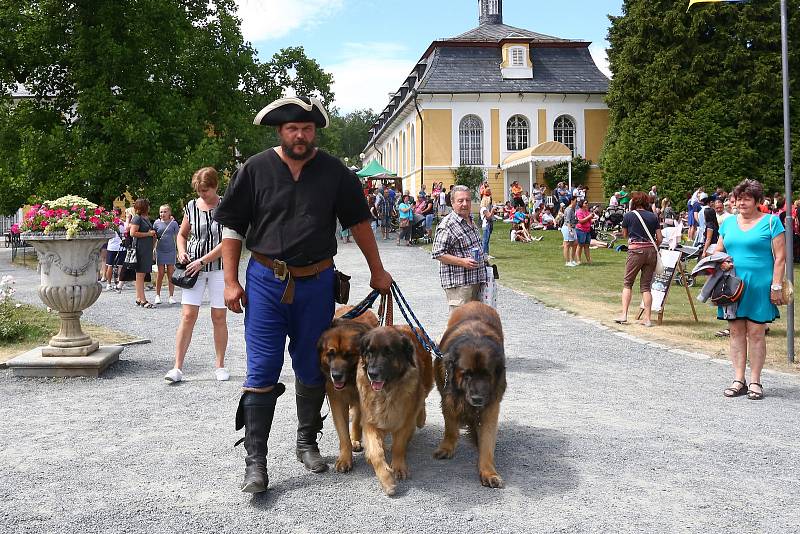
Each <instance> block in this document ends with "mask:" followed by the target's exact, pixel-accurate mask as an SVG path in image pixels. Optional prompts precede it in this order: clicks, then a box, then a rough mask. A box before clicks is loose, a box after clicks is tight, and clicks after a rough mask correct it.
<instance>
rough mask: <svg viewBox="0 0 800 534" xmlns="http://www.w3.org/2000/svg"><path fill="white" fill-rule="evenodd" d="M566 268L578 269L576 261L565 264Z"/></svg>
mask: <svg viewBox="0 0 800 534" xmlns="http://www.w3.org/2000/svg"><path fill="white" fill-rule="evenodd" d="M564 266H565V267H577V265H576V264H575V262H574V261H568V262H567V263H565V264H564Z"/></svg>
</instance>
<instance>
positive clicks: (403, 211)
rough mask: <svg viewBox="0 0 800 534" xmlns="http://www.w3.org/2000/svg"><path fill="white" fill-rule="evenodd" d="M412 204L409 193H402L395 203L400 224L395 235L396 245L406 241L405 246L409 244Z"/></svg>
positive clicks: (412, 217)
mask: <svg viewBox="0 0 800 534" xmlns="http://www.w3.org/2000/svg"><path fill="white" fill-rule="evenodd" d="M412 207H413V204H412V202H411V197H410V196H409V195H403V200H402V201H401V202H400V204H398V205H397V212H398V218H399V224H400V235H399V236H398V237H397V245H398V246H400V245H402V244H403V241H405V242H406V246H407V247H410V246H411V223H412V221H413V220H414V210H413V209H412Z"/></svg>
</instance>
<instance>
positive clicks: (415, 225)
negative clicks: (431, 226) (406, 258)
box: [411, 213, 431, 245]
mask: <svg viewBox="0 0 800 534" xmlns="http://www.w3.org/2000/svg"><path fill="white" fill-rule="evenodd" d="M418 242H422V243H430V242H431V239H430V238H429V237H428V236H426V235H425V216H424V215H420V214H419V213H415V214H414V219H413V220H412V221H411V243H412V244H415V245H416V244H417V243H418Z"/></svg>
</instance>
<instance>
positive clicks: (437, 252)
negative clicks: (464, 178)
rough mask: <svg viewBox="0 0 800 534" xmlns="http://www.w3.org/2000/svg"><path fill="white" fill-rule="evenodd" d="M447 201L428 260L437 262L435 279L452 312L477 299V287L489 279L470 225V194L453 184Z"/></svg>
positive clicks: (478, 237)
mask: <svg viewBox="0 0 800 534" xmlns="http://www.w3.org/2000/svg"><path fill="white" fill-rule="evenodd" d="M450 200H451V204H452V206H453V211H452V212H450V214H448V215H447V216H446V217H444V218H443V219H442V222H441V223H439V226H438V228H436V237H435V238H434V240H433V249H432V250H431V257H432V258H433V259H435V260H439V278H440V280H441V282H442V288H443V289H444V292H445V295H446V296H447V304H448V305H449V306H450V312H451V313H452V311H453V310H455V309H456V308H458V307H459V306H461V305H462V304H466V303H467V302H470V301H473V300H480V289H481V284H485V283H487V282H488V281H489V279H488V277H487V275H486V258H485V256H484V254H483V247H482V244H481V236H480V233H479V232H478V227H477V226H476V225H475V223H474V222H472V193H471V192H470V190H469V189H468V188H467V187H465V186H463V185H457V186H455V187H453V188H452V190H451V197H450ZM475 255H477V258H478V260H477V261H476V260H475Z"/></svg>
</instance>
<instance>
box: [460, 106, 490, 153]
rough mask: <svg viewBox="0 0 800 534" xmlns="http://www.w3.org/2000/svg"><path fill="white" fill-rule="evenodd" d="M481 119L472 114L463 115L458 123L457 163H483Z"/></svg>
mask: <svg viewBox="0 0 800 534" xmlns="http://www.w3.org/2000/svg"><path fill="white" fill-rule="evenodd" d="M483 134H484V128H483V121H482V120H481V118H480V117H479V116H477V115H474V114H469V115H465V116H464V117H462V118H461V120H460V121H459V123H458V154H459V158H458V162H459V165H483Z"/></svg>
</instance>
